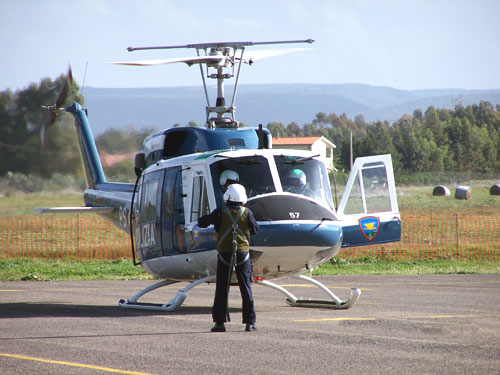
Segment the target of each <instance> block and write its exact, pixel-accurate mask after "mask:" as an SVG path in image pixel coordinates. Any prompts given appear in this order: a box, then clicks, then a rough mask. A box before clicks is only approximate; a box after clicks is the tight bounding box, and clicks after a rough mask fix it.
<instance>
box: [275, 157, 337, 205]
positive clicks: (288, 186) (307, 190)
mask: <svg viewBox="0 0 500 375" xmlns="http://www.w3.org/2000/svg"><path fill="white" fill-rule="evenodd" d="M274 160H275V162H276V167H277V168H278V174H279V176H280V181H281V186H282V188H283V191H284V192H289V193H293V194H301V195H305V196H307V197H310V198H313V199H315V200H317V201H320V202H322V203H323V204H324V205H325V206H327V207H329V208H330V209H332V210H333V201H332V192H331V190H330V185H329V184H328V175H327V173H326V168H325V165H324V164H323V163H321V162H320V161H319V160H316V159H314V158H313V157H301V156H291V155H277V156H275V157H274Z"/></svg>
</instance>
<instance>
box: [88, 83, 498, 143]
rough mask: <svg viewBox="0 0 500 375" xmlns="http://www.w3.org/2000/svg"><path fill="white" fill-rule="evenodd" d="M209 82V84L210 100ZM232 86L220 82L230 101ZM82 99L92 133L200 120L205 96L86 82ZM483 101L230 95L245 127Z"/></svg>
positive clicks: (255, 88)
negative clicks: (320, 114)
mask: <svg viewBox="0 0 500 375" xmlns="http://www.w3.org/2000/svg"><path fill="white" fill-rule="evenodd" d="M215 91H216V89H215V87H214V86H210V87H209V98H210V100H211V104H212V105H213V102H214V101H215ZM232 91H233V87H232V86H229V85H227V86H226V87H225V92H226V100H228V101H229V100H230V99H231V96H232ZM84 96H85V104H86V107H87V109H88V111H89V120H90V123H91V125H92V129H93V131H94V133H95V134H100V133H102V132H104V130H105V129H107V128H110V127H114V128H123V127H125V126H127V125H134V126H135V127H136V128H142V127H144V126H151V125H157V126H158V128H168V127H171V126H173V125H174V124H175V123H179V124H182V125H185V124H187V123H188V122H189V121H191V120H193V121H196V122H197V123H198V124H200V125H203V124H204V122H205V106H206V102H205V95H204V93H203V88H202V87H201V86H189V87H162V88H127V89H116V88H96V87H86V88H85V90H84ZM481 100H483V101H488V102H490V103H491V104H493V105H497V104H500V89H496V90H464V89H433V90H398V89H394V88H391V87H384V86H370V85H363V84H324V85H320V84H277V85H273V84H266V85H240V86H239V87H238V93H237V98H236V108H237V110H236V119H237V120H238V121H243V122H245V123H246V124H248V125H249V126H256V125H258V124H260V123H261V124H264V125H265V124H267V123H269V122H272V121H279V122H283V123H284V124H285V125H287V124H289V123H290V122H292V121H295V122H296V123H298V124H299V125H303V124H305V123H310V122H311V121H312V120H313V119H314V118H315V116H316V114H317V113H318V112H324V113H327V114H329V113H336V114H338V115H340V114H342V113H345V114H346V115H347V116H348V117H349V118H354V117H355V116H356V115H363V117H364V118H365V120H366V121H369V122H371V121H377V120H381V121H384V120H388V121H390V122H392V121H395V120H397V119H399V118H400V117H401V116H402V115H403V114H405V113H409V114H411V113H413V111H414V110H415V109H421V110H422V111H425V110H426V109H427V108H428V107H429V106H434V107H436V108H454V107H455V105H456V104H457V103H462V104H463V105H470V104H478V103H479V101H481Z"/></svg>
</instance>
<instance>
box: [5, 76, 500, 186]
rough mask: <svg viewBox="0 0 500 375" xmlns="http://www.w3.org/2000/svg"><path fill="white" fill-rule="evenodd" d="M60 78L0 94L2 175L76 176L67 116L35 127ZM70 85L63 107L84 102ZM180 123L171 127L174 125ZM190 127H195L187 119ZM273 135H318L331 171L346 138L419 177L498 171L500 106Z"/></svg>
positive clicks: (281, 130) (116, 141)
mask: <svg viewBox="0 0 500 375" xmlns="http://www.w3.org/2000/svg"><path fill="white" fill-rule="evenodd" d="M64 84H66V76H65V75H61V76H60V77H58V78H57V79H55V80H54V81H52V80H50V79H48V78H46V79H43V80H42V81H41V82H40V83H39V84H30V85H29V86H28V87H26V88H24V89H22V90H19V91H16V92H12V91H11V90H6V91H3V92H0V160H1V163H0V177H1V176H5V175H6V174H7V173H8V172H9V171H10V172H14V173H16V172H17V173H23V174H33V175H38V176H42V177H50V176H52V174H54V173H59V174H73V175H81V173H82V171H81V163H80V156H79V153H78V145H77V138H76V135H75V131H74V125H73V118H72V116H71V115H69V114H65V115H62V116H59V118H58V120H56V122H57V125H56V126H52V127H51V129H50V135H49V136H48V137H47V142H45V143H44V144H42V142H41V137H40V135H41V128H42V127H43V124H44V123H45V121H47V118H46V117H45V116H47V114H44V113H43V112H42V111H41V106H42V105H47V104H53V103H55V101H56V98H57V95H58V93H59V92H60V91H61V88H62V86H63V85H64ZM78 90H79V88H78V85H77V84H76V83H73V84H72V87H71V93H70V95H68V103H66V104H69V102H71V101H73V100H76V101H78V102H80V103H81V104H84V103H83V101H84V98H83V97H82V96H81V95H80V94H78ZM177 125H178V124H176V126H177ZM187 125H189V126H196V123H194V122H190V123H189V124H187ZM267 128H268V129H269V130H270V132H271V134H272V135H273V137H298V136H324V137H325V138H327V139H328V140H330V141H331V142H332V143H334V144H335V145H336V146H337V148H336V150H335V151H334V157H335V166H336V168H337V169H345V170H347V169H349V165H350V155H351V154H350V150H351V138H352V154H353V157H354V158H355V157H358V156H367V155H375V154H387V153H389V154H391V155H392V159H393V164H394V168H395V171H396V172H397V173H399V174H407V175H411V174H415V173H419V172H469V173H471V172H472V173H488V174H498V173H500V106H499V105H497V106H496V107H494V106H493V105H492V104H490V103H488V102H483V101H481V102H479V104H477V105H468V106H463V105H457V106H456V107H455V108H454V109H437V108H434V107H432V106H431V107H429V108H427V109H426V110H425V112H423V111H422V110H421V109H416V110H415V111H414V112H413V114H411V115H409V114H405V115H403V116H402V117H401V118H400V119H399V120H397V121H395V122H393V123H392V124H391V123H389V122H388V121H376V122H366V121H365V119H364V117H363V116H362V115H358V116H356V117H355V118H354V119H353V120H351V119H349V118H347V116H346V115H345V114H341V115H340V116H339V115H337V114H335V113H331V114H326V113H323V112H320V113H318V114H317V115H316V117H315V118H314V119H313V120H312V122H311V123H307V124H304V125H303V126H300V125H299V124H297V123H295V122H292V123H290V124H288V125H286V126H285V125H284V124H283V123H281V122H272V123H268V124H267ZM154 129H155V126H152V127H150V128H148V129H143V130H135V129H134V128H133V127H129V128H127V129H124V130H117V129H108V130H107V131H106V132H105V133H103V134H102V135H100V136H98V137H97V139H96V141H97V145H98V148H99V150H100V151H106V152H108V153H117V152H130V151H135V150H138V149H140V147H141V143H142V140H143V139H144V137H145V136H147V135H148V134H149V132H151V131H153V130H154Z"/></svg>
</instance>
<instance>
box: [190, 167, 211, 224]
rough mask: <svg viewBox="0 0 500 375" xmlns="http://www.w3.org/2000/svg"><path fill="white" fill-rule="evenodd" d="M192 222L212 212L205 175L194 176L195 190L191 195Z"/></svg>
mask: <svg viewBox="0 0 500 375" xmlns="http://www.w3.org/2000/svg"><path fill="white" fill-rule="evenodd" d="M191 197H192V198H191V222H195V221H198V218H199V217H201V216H204V215H208V214H209V213H210V208H209V206H208V196H207V186H206V183H205V179H204V178H203V176H195V177H194V178H193V191H192V195H191Z"/></svg>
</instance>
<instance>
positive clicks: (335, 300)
mask: <svg viewBox="0 0 500 375" xmlns="http://www.w3.org/2000/svg"><path fill="white" fill-rule="evenodd" d="M290 277H293V278H296V279H299V280H303V281H307V282H309V283H312V284H314V285H316V286H317V287H319V288H320V289H322V290H324V291H325V292H326V293H327V294H328V295H329V296H330V298H331V299H332V300H331V301H330V300H313V299H300V298H297V297H295V296H294V295H293V294H292V293H290V292H289V291H288V290H286V289H285V288H283V287H282V286H280V285H278V284H275V283H273V282H270V281H267V280H261V281H256V283H257V284H260V285H265V286H268V287H270V288H273V289H276V290H278V291H279V292H281V293H283V294H284V295H285V296H287V300H286V302H287V303H288V304H289V305H290V306H301V307H328V308H332V309H348V308H350V307H351V306H353V305H354V304H355V303H356V302H357V301H358V298H359V296H360V294H361V291H360V290H359V289H357V288H352V289H351V297H349V299H348V300H346V301H342V300H341V299H340V298H339V297H337V296H336V295H335V294H333V293H332V291H331V290H330V289H328V288H327V287H326V286H325V285H324V284H322V283H320V282H319V281H317V280H314V279H313V278H311V277H308V276H304V275H291V276H290Z"/></svg>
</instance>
